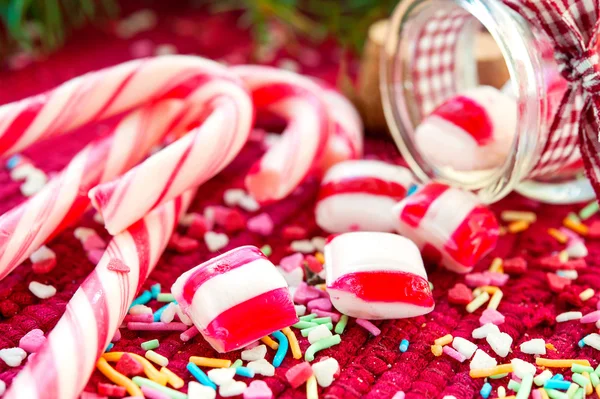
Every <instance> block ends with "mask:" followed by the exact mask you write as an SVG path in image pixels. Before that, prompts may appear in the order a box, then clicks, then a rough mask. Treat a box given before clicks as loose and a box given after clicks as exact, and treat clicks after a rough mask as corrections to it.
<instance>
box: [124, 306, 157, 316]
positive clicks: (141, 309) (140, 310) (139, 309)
mask: <svg viewBox="0 0 600 399" xmlns="http://www.w3.org/2000/svg"><path fill="white" fill-rule="evenodd" d="M152 313H153V312H152V308H150V307H148V306H146V305H134V306H132V307H131V308H130V309H129V314H152Z"/></svg>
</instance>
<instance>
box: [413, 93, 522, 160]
mask: <svg viewBox="0 0 600 399" xmlns="http://www.w3.org/2000/svg"><path fill="white" fill-rule="evenodd" d="M516 126H517V104H516V101H515V100H514V99H513V98H511V97H510V96H508V95H506V94H504V93H502V92H501V91H499V90H497V89H495V88H493V87H489V86H480V87H476V88H473V89H470V90H467V91H465V92H464V93H461V94H458V95H456V96H454V97H452V98H450V99H448V100H447V101H445V102H444V103H442V104H441V105H440V106H438V107H437V108H436V109H435V110H434V111H433V112H432V113H431V114H429V115H428V116H427V117H426V118H425V119H424V120H423V121H422V122H421V124H420V125H419V126H418V127H417V129H416V130H415V138H414V139H415V142H416V145H417V148H418V149H419V151H421V153H422V154H423V155H425V156H426V157H427V158H428V159H429V160H430V161H431V162H433V163H434V164H436V165H438V166H447V167H451V168H453V169H455V170H459V171H469V170H482V169H490V168H493V167H496V166H500V165H502V163H503V162H504V160H505V159H506V156H507V155H508V153H509V152H510V150H511V146H512V142H513V137H514V134H515V131H516Z"/></svg>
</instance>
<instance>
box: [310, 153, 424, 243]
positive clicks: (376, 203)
mask: <svg viewBox="0 0 600 399" xmlns="http://www.w3.org/2000/svg"><path fill="white" fill-rule="evenodd" d="M413 182H414V180H413V177H412V174H411V173H410V171H409V170H408V169H406V168H404V167H402V166H396V165H391V164H388V163H385V162H381V161H367V160H361V161H346V162H341V163H339V164H337V165H335V166H333V167H332V168H331V169H329V171H328V172H327V174H326V175H325V177H324V179H323V182H322V183H321V190H320V191H319V198H318V200H317V206H316V208H315V217H316V220H317V224H318V225H319V227H321V228H322V229H323V230H326V231H329V232H331V233H343V232H347V231H353V230H354V231H355V230H366V231H392V230H394V225H395V223H394V218H393V216H392V212H391V210H392V208H393V207H394V205H395V204H396V203H397V202H398V201H400V200H401V199H402V198H404V197H405V196H406V192H407V191H408V189H409V187H410V186H411V184H413Z"/></svg>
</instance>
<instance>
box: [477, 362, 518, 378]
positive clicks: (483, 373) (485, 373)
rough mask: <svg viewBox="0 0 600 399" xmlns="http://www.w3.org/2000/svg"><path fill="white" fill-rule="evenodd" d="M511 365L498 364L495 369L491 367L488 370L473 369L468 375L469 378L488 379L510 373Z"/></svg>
mask: <svg viewBox="0 0 600 399" xmlns="http://www.w3.org/2000/svg"><path fill="white" fill-rule="evenodd" d="M512 371H513V365H512V364H510V363H507V364H499V365H497V366H496V367H491V368H489V369H474V370H471V371H469V375H470V376H471V378H485V377H490V376H492V375H497V374H506V373H512Z"/></svg>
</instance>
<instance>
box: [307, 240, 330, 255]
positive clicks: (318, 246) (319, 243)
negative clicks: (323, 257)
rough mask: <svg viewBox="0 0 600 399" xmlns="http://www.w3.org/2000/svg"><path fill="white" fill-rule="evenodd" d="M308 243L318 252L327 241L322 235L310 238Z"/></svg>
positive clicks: (322, 249) (323, 249)
mask: <svg viewBox="0 0 600 399" xmlns="http://www.w3.org/2000/svg"><path fill="white" fill-rule="evenodd" d="M310 243H311V244H312V245H313V246H314V247H315V249H316V250H317V251H319V252H323V251H325V244H326V243H327V239H326V238H324V237H313V238H311V239H310Z"/></svg>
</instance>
